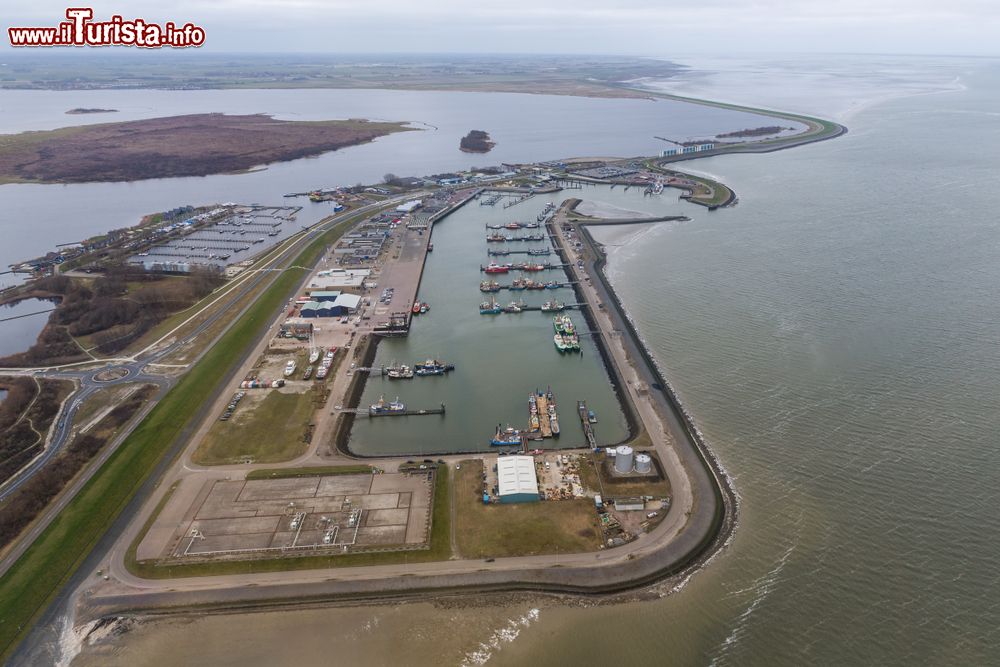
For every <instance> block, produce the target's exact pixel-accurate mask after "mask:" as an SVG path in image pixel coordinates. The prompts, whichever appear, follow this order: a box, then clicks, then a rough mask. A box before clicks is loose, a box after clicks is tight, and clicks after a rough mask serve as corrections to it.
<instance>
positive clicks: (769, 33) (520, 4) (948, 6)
mask: <svg viewBox="0 0 1000 667" xmlns="http://www.w3.org/2000/svg"><path fill="white" fill-rule="evenodd" d="M67 1H68V0H67ZM70 5H71V6H80V5H83V6H87V5H90V6H93V7H94V11H95V13H96V16H95V18H98V19H106V18H108V17H110V16H111V15H112V14H115V13H119V14H122V15H123V16H124V17H125V18H135V17H140V18H143V19H147V20H150V21H156V22H165V21H167V20H172V21H175V22H177V23H184V22H187V21H191V22H193V23H196V24H199V25H201V26H203V27H204V28H205V29H206V31H207V36H208V39H207V43H206V47H205V48H208V49H211V50H213V51H317V52H322V51H329V52H351V53H358V52H390V51H391V52H435V53H442V52H463V53H472V52H491V53H501V52H514V53H614V54H641V55H653V56H670V55H671V54H673V53H703V54H718V53H732V52H740V53H753V52H757V53H760V52H767V53H775V52H847V53H903V54H921V53H923V54H956V55H964V54H968V55H1000V0H832V1H831V0H689V1H688V2H678V1H677V0H659V1H658V0H365V1H351V0H169V1H167V2H164V1H163V0H157V1H152V0H128V1H119V0H113V1H107V2H94V3H89V2H88V3H77V2H72V3H70ZM66 6H67V5H66V4H63V3H56V2H52V1H51V0H3V9H4V11H3V14H2V16H3V21H4V22H5V23H4V27H5V28H6V27H10V26H21V25H28V26H33V25H43V26H45V25H54V24H55V23H57V22H58V21H59V20H60V19H62V18H63V16H64V12H65V9H66ZM4 37H6V35H4ZM2 42H3V44H4V46H5V47H6V46H7V40H6V39H3V40H2Z"/></svg>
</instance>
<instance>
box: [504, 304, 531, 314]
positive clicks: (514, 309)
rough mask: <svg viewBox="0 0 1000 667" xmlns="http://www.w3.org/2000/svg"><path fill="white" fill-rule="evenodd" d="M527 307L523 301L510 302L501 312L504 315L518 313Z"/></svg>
mask: <svg viewBox="0 0 1000 667" xmlns="http://www.w3.org/2000/svg"><path fill="white" fill-rule="evenodd" d="M526 305H528V304H526V303H525V302H524V301H511V302H510V303H508V304H507V305H506V306H504V307H503V312H505V313H520V312H521V311H522V310H524V307H525V306H526Z"/></svg>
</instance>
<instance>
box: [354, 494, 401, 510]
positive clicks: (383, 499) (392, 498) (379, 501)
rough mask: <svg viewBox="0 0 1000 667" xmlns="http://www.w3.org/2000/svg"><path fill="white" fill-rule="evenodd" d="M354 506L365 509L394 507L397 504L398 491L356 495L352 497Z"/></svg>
mask: <svg viewBox="0 0 1000 667" xmlns="http://www.w3.org/2000/svg"><path fill="white" fill-rule="evenodd" d="M352 500H353V501H354V506H355V507H360V508H361V509H366V510H380V509H395V507H396V506H397V505H398V504H399V494H398V493H382V494H379V495H377V496H358V497H357V498H352Z"/></svg>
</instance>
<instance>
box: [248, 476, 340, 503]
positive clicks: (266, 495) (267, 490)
mask: <svg viewBox="0 0 1000 667" xmlns="http://www.w3.org/2000/svg"><path fill="white" fill-rule="evenodd" d="M319 481H320V480H319V478H316V477H305V478H298V479H262V480H254V481H251V482H247V483H246V486H245V487H243V492H242V493H240V495H239V502H248V501H253V500H271V499H274V498H288V499H289V500H292V499H295V498H312V497H313V496H315V495H316V488H317V487H318V486H319ZM327 495H329V494H327Z"/></svg>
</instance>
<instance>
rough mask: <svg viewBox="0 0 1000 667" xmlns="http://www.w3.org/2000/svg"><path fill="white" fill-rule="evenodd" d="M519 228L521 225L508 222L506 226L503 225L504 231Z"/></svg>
mask: <svg viewBox="0 0 1000 667" xmlns="http://www.w3.org/2000/svg"><path fill="white" fill-rule="evenodd" d="M521 227H522V225H521V223H520V222H508V223H507V224H506V225H504V228H506V229H520V228H521Z"/></svg>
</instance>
